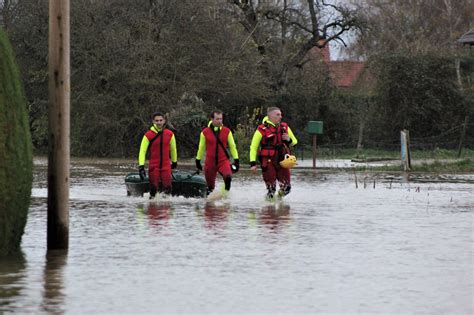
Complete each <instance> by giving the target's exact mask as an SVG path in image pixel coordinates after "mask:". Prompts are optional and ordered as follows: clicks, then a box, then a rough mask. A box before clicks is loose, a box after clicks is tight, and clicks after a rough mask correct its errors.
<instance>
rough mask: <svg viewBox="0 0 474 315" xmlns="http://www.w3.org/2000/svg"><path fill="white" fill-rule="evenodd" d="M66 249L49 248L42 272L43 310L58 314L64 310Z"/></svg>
mask: <svg viewBox="0 0 474 315" xmlns="http://www.w3.org/2000/svg"><path fill="white" fill-rule="evenodd" d="M66 261H67V251H65V250H50V251H48V252H47V253H46V264H45V266H44V273H43V284H44V290H43V303H42V309H43V311H45V312H47V313H51V314H60V313H63V312H64V311H65V308H64V305H63V302H64V279H63V278H64V275H63V273H64V266H65V265H66Z"/></svg>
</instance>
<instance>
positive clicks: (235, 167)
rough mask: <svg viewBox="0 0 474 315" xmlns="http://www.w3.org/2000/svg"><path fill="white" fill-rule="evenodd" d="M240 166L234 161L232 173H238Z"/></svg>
mask: <svg viewBox="0 0 474 315" xmlns="http://www.w3.org/2000/svg"><path fill="white" fill-rule="evenodd" d="M239 168H240V164H239V159H235V160H234V165H232V173H237V172H238V171H239Z"/></svg>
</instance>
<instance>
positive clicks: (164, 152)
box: [138, 112, 178, 199]
mask: <svg viewBox="0 0 474 315" xmlns="http://www.w3.org/2000/svg"><path fill="white" fill-rule="evenodd" d="M152 119H153V125H152V126H151V127H150V130H148V131H147V132H146V133H145V135H144V136H143V138H142V142H141V144H140V153H139V155H138V165H139V166H138V172H139V174H140V178H141V179H142V180H143V179H145V176H146V173H145V158H146V154H147V151H148V152H149V163H148V164H149V170H148V175H149V181H150V199H152V198H154V197H155V195H156V192H157V191H158V192H164V193H166V194H171V169H174V168H176V166H177V165H178V162H177V161H178V153H177V151H176V139H175V137H174V133H173V132H172V131H171V130H169V129H167V128H166V118H165V116H164V115H163V114H162V113H159V112H156V113H154V114H153V115H152Z"/></svg>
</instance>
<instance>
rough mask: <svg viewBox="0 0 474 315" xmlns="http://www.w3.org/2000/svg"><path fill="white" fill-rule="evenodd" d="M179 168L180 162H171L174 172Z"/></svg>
mask: <svg viewBox="0 0 474 315" xmlns="http://www.w3.org/2000/svg"><path fill="white" fill-rule="evenodd" d="M177 166H178V162H171V169H172V170H174V169H175V168H176V167H177Z"/></svg>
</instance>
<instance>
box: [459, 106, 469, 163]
mask: <svg viewBox="0 0 474 315" xmlns="http://www.w3.org/2000/svg"><path fill="white" fill-rule="evenodd" d="M468 122H469V115H466V117H464V124H463V126H462V129H461V136H460V137H459V146H458V158H460V157H461V154H462V147H463V145H464V137H465V136H466V129H467V123H468Z"/></svg>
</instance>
